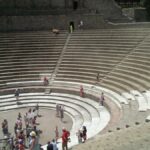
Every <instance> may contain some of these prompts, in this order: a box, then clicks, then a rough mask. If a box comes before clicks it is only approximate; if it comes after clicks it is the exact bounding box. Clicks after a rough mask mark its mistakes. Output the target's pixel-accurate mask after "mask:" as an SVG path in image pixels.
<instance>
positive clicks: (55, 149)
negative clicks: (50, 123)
mask: <svg viewBox="0 0 150 150" xmlns="http://www.w3.org/2000/svg"><path fill="white" fill-rule="evenodd" d="M52 144H53V150H58V147H57V142H56V141H55V140H54V139H53V140H52Z"/></svg>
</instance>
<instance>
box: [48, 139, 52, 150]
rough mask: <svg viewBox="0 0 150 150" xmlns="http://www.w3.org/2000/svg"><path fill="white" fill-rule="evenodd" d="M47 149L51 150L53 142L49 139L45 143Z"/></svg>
mask: <svg viewBox="0 0 150 150" xmlns="http://www.w3.org/2000/svg"><path fill="white" fill-rule="evenodd" d="M47 150H53V144H52V143H51V142H50V141H49V142H48V143H47Z"/></svg>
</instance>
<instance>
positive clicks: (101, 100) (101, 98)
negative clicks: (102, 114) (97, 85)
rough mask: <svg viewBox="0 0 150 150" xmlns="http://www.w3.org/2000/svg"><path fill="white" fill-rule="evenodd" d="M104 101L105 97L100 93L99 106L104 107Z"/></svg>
mask: <svg viewBox="0 0 150 150" xmlns="http://www.w3.org/2000/svg"><path fill="white" fill-rule="evenodd" d="M104 101H105V97H104V93H103V92H102V93H101V96H100V105H102V106H104Z"/></svg>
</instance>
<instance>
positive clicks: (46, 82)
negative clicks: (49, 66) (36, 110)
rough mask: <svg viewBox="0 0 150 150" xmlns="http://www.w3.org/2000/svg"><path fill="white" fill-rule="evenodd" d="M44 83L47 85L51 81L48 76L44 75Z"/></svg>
mask: <svg viewBox="0 0 150 150" xmlns="http://www.w3.org/2000/svg"><path fill="white" fill-rule="evenodd" d="M43 82H44V85H45V86H46V85H48V84H49V81H48V78H47V77H44V81H43Z"/></svg>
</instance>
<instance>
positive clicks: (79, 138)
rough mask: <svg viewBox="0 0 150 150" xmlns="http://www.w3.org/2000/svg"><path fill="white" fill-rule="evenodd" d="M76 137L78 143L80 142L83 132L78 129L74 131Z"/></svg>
mask: <svg viewBox="0 0 150 150" xmlns="http://www.w3.org/2000/svg"><path fill="white" fill-rule="evenodd" d="M76 135H77V137H78V143H79V144H80V143H82V137H83V134H82V132H81V130H78V132H77V133H76Z"/></svg>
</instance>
